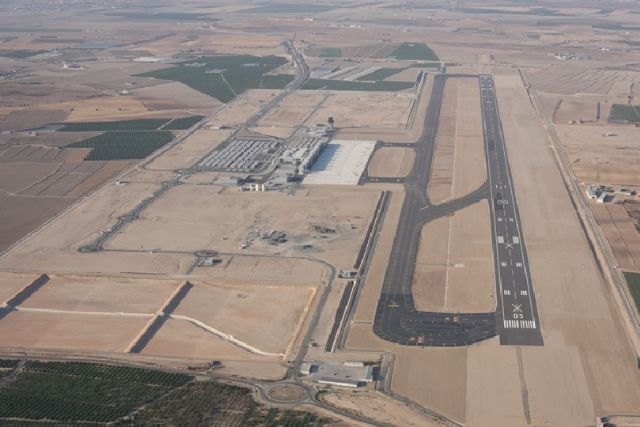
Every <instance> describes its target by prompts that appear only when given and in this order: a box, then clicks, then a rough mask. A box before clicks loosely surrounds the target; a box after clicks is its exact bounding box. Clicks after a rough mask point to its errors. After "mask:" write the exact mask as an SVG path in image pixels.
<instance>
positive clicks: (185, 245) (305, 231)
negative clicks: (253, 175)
mask: <svg viewBox="0 0 640 427" xmlns="http://www.w3.org/2000/svg"><path fill="white" fill-rule="evenodd" d="M355 191H356V190H353V189H344V190H343V189H340V190H336V189H335V188H331V189H328V188H327V189H325V188H314V189H312V190H306V191H299V192H297V193H296V195H295V196H294V197H288V196H287V195H286V194H283V193H273V192H267V193H243V192H242V191H239V190H237V189H228V190H223V189H222V188H221V187H216V186H196V185H181V186H178V187H174V188H172V189H171V190H169V191H168V192H167V193H165V194H164V195H163V196H162V197H161V198H159V199H158V200H157V201H156V202H154V203H153V204H152V205H151V206H150V207H149V208H147V209H145V210H144V211H143V212H142V213H141V216H140V219H138V220H136V221H134V222H132V223H130V224H129V225H127V226H126V227H125V228H124V230H123V232H122V233H120V234H118V235H117V236H115V237H114V238H113V239H111V240H110V241H109V242H107V243H106V245H105V248H110V249H143V250H152V249H161V250H165V251H166V250H171V251H189V252H192V251H196V250H200V249H215V250H218V251H222V252H237V251H238V250H239V249H240V247H241V245H243V244H251V246H250V247H249V248H247V249H245V250H246V251H247V253H250V254H290V255H303V254H304V255H306V253H307V252H308V251H309V249H307V250H306V251H307V252H304V251H302V249H300V248H301V245H304V244H311V245H312V246H313V247H312V248H311V252H310V253H313V255H314V256H315V257H319V258H322V259H327V260H331V261H332V262H334V263H337V264H338V265H345V264H346V265H347V266H349V265H350V264H352V263H353V262H354V260H355V257H356V255H357V252H358V250H359V248H360V244H361V240H362V238H363V237H364V233H365V231H366V227H367V226H368V224H369V218H370V216H371V215H372V211H373V208H374V206H375V203H376V202H377V200H378V192H376V191H364V192H363V191H362V190H358V195H359V197H358V198H357V199H354V197H353V195H354V192H355ZM221 207H224V209H221ZM311 212H313V213H311ZM314 224H322V225H324V226H327V227H332V228H335V229H336V233H334V234H331V235H324V237H321V238H317V237H316V238H314V237H313V236H314V235H315V234H314V233H313V231H312V230H311V227H312V225H314ZM176 230H180V236H181V237H180V239H178V240H176V239H175V233H176ZM272 230H279V231H283V232H286V233H287V236H288V237H287V238H288V241H287V242H286V243H283V244H278V245H272V244H269V243H268V242H267V241H266V240H264V239H262V238H261V235H262V233H264V232H271V231H272Z"/></svg>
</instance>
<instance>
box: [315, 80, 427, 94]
mask: <svg viewBox="0 0 640 427" xmlns="http://www.w3.org/2000/svg"><path fill="white" fill-rule="evenodd" d="M413 86H414V83H413V82H382V81H378V82H375V83H374V82H350V81H346V80H327V79H309V80H308V81H307V82H306V83H305V84H304V86H303V87H302V89H304V90H353V91H364V92H385V91H386V92H398V91H401V90H405V89H409V88H411V87H413Z"/></svg>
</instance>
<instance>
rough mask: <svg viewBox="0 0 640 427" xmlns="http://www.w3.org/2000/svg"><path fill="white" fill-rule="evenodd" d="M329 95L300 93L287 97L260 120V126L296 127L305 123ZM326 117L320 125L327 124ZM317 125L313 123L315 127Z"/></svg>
mask: <svg viewBox="0 0 640 427" xmlns="http://www.w3.org/2000/svg"><path fill="white" fill-rule="evenodd" d="M328 97H329V95H321V94H318V93H313V92H307V91H298V92H294V93H292V94H291V95H289V96H287V97H286V98H285V99H284V100H283V101H282V102H281V103H280V105H278V106H277V107H275V108H274V109H272V110H271V111H269V112H268V113H267V114H266V115H265V116H264V117H263V118H262V120H260V126H278V127H280V126H282V127H295V126H298V125H301V124H302V123H305V121H306V118H307V117H308V116H309V115H310V114H311V113H312V112H313V110H314V109H315V108H316V107H318V106H319V105H320V104H321V103H322V102H324V100H325V99H326V98H328ZM326 119H327V118H326V117H325V118H324V119H323V120H322V121H321V122H318V123H325V121H326ZM313 124H315V123H311V125H313Z"/></svg>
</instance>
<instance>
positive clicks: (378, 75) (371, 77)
mask: <svg viewBox="0 0 640 427" xmlns="http://www.w3.org/2000/svg"><path fill="white" fill-rule="evenodd" d="M403 70H404V68H380V69H379V70H376V71H374V72H373V73H369V74H366V75H364V76H361V77H358V78H357V79H356V80H357V81H370V82H378V81H381V80H384V79H386V78H387V77H391V76H393V75H395V74H398V73H399V72H401V71H403Z"/></svg>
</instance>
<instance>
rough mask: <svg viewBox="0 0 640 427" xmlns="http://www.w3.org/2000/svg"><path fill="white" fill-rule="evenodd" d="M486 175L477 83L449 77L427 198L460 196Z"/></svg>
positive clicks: (474, 186) (435, 201)
mask: <svg viewBox="0 0 640 427" xmlns="http://www.w3.org/2000/svg"><path fill="white" fill-rule="evenodd" d="M486 178H487V175H486V164H485V161H484V140H483V132H482V114H481V111H480V89H479V85H478V82H477V80H475V79H464V78H462V79H449V80H447V83H446V85H445V93H444V96H443V103H442V111H441V113H440V120H439V123H438V134H437V136H436V148H435V151H434V158H433V164H432V170H431V180H430V181H429V188H428V193H429V197H430V198H431V200H432V201H433V202H434V203H442V202H444V201H446V200H449V199H452V198H458V197H462V196H464V195H465V194H468V193H470V192H472V191H473V190H475V189H477V188H478V187H480V186H481V185H482V183H483V182H484V181H485V180H486Z"/></svg>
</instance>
